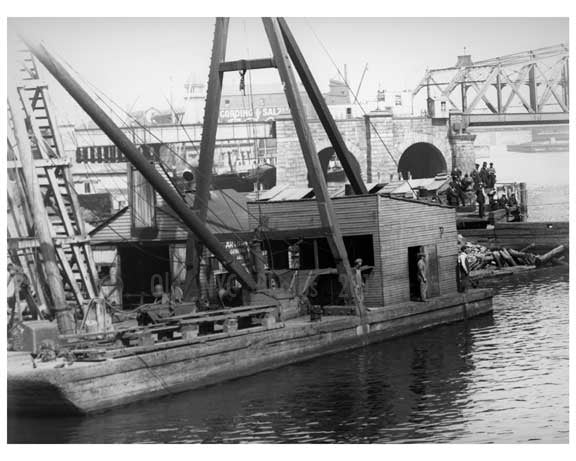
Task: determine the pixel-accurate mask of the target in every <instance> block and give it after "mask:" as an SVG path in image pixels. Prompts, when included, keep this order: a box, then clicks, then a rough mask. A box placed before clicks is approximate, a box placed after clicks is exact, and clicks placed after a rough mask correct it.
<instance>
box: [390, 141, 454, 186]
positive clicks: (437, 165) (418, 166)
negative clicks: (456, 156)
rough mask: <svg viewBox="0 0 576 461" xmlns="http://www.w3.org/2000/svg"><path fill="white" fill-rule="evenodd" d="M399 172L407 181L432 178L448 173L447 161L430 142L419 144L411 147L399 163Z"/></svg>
mask: <svg viewBox="0 0 576 461" xmlns="http://www.w3.org/2000/svg"><path fill="white" fill-rule="evenodd" d="M398 171H399V172H400V173H401V174H402V177H403V178H405V179H407V178H408V172H410V173H411V175H412V178H413V179H419V178H431V177H433V176H436V175H437V174H438V173H443V172H446V171H447V165H446V159H445V158H444V155H443V154H442V152H440V150H439V149H438V148H437V147H436V146H434V145H433V144H430V143H428V142H417V143H414V144H412V145H411V146H409V147H408V148H407V149H406V150H405V151H404V153H403V154H402V156H401V157H400V161H399V162H398Z"/></svg>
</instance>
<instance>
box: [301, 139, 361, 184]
mask: <svg viewBox="0 0 576 461" xmlns="http://www.w3.org/2000/svg"><path fill="white" fill-rule="evenodd" d="M346 157H347V158H348V163H350V164H351V165H352V169H354V170H355V171H356V172H357V173H358V174H360V164H359V163H358V160H357V159H356V157H355V156H354V154H352V153H351V152H349V151H347V152H346ZM318 158H319V159H320V167H321V168H322V173H323V174H324V179H325V180H326V182H340V183H344V182H346V181H347V178H346V173H345V172H344V169H343V168H342V166H341V165H340V162H338V157H337V156H336V151H335V150H334V148H333V147H332V146H329V147H325V148H324V149H322V150H320V151H319V152H318ZM333 160H335V161H336V164H337V166H336V168H332V167H331V165H330V162H331V161H333ZM308 187H312V184H311V182H310V175H309V174H308Z"/></svg>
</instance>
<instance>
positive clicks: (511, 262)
mask: <svg viewBox="0 0 576 461" xmlns="http://www.w3.org/2000/svg"><path fill="white" fill-rule="evenodd" d="M500 254H501V255H502V257H503V258H504V260H505V261H506V262H507V263H508V264H509V265H510V266H517V265H518V264H516V261H514V258H513V257H512V256H510V253H508V251H507V250H506V248H502V250H500Z"/></svg>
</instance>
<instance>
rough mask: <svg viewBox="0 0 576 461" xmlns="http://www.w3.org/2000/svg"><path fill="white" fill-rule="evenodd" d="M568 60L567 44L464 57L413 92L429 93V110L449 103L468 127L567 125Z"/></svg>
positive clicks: (434, 71) (437, 71)
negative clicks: (482, 57) (489, 56)
mask: <svg viewBox="0 0 576 461" xmlns="http://www.w3.org/2000/svg"><path fill="white" fill-rule="evenodd" d="M568 60H569V50H568V44H560V45H556V46H550V47H546V48H540V49H536V50H532V51H524V52H522V53H515V54H510V55H506V56H500V57H497V58H492V59H486V60H483V61H477V62H472V60H471V59H470V57H469V56H467V55H466V56H460V57H459V59H458V64H457V65H456V66H454V67H445V68H441V69H429V70H427V71H426V74H425V75H424V78H423V79H422V80H421V81H420V83H419V84H418V86H417V87H416V89H415V90H414V91H413V93H412V94H413V96H415V95H416V94H418V93H419V92H420V91H421V90H423V89H426V95H427V101H428V107H429V108H430V107H431V103H432V104H433V102H434V101H436V100H438V99H440V100H441V101H445V103H446V104H447V105H449V106H450V117H451V118H452V115H455V116H456V117H455V118H456V119H461V120H462V122H464V126H465V127H466V126H498V125H535V124H559V123H568V121H569V108H570V105H569V74H568ZM430 112H431V110H429V113H430ZM430 115H432V114H430Z"/></svg>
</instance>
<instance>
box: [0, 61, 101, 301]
mask: <svg viewBox="0 0 576 461" xmlns="http://www.w3.org/2000/svg"><path fill="white" fill-rule="evenodd" d="M20 53H21V56H22V59H21V60H20V63H21V64H22V66H21V68H20V76H21V83H20V84H19V85H18V86H19V88H18V95H19V101H20V103H21V107H18V108H13V110H14V111H18V113H9V121H8V123H9V125H10V124H11V117H24V118H25V119H26V121H27V126H28V129H29V136H30V143H31V145H32V149H33V156H34V159H35V163H36V171H37V175H38V179H39V183H40V190H41V193H42V197H43V198H44V205H45V208H46V212H47V215H48V217H49V221H50V225H51V229H52V235H53V237H54V244H55V249H56V253H57V255H58V260H59V263H60V268H61V272H62V276H63V281H64V289H65V291H66V293H67V300H68V301H69V302H76V303H77V304H78V305H79V306H80V307H81V308H82V310H84V309H85V308H86V307H87V305H88V302H89V301H90V300H91V299H93V298H95V297H97V296H98V292H99V288H98V274H97V271H96V266H95V264H94V258H93V255H92V249H91V247H90V242H89V239H88V237H87V233H86V229H85V224H84V220H83V218H82V214H81V209H80V205H79V202H78V197H77V195H76V191H75V190H74V182H73V179H72V173H71V171H70V160H69V159H67V158H66V157H65V156H64V155H63V153H64V149H63V144H62V140H61V138H60V135H59V132H58V129H57V124H56V120H55V118H54V114H53V113H52V110H51V108H52V104H51V101H50V97H49V94H48V91H47V85H46V82H45V81H44V80H42V79H41V78H40V73H39V71H38V67H37V66H36V62H35V59H34V58H33V57H32V54H31V53H30V52H29V51H28V50H24V51H21V52H20ZM8 132H9V133H10V126H9V130H8ZM9 138H10V136H9ZM9 143H10V139H9ZM15 146H16V145H15V143H12V149H9V151H10V150H12V152H13V159H12V160H11V161H10V160H9V162H8V168H9V169H10V168H13V169H18V168H19V167H20V166H19V162H18V153H17V149H16V147H15ZM16 177H18V174H16ZM14 237H18V236H17V235H15V236H14ZM20 237H21V236H20ZM34 243H36V245H38V243H37V242H34V241H33V240H32V241H27V242H22V240H21V241H20V242H15V244H14V245H12V247H13V249H16V250H18V249H19V247H23V246H28V247H29V246H33V245H34ZM38 272H41V271H38ZM37 291H39V290H37Z"/></svg>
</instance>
